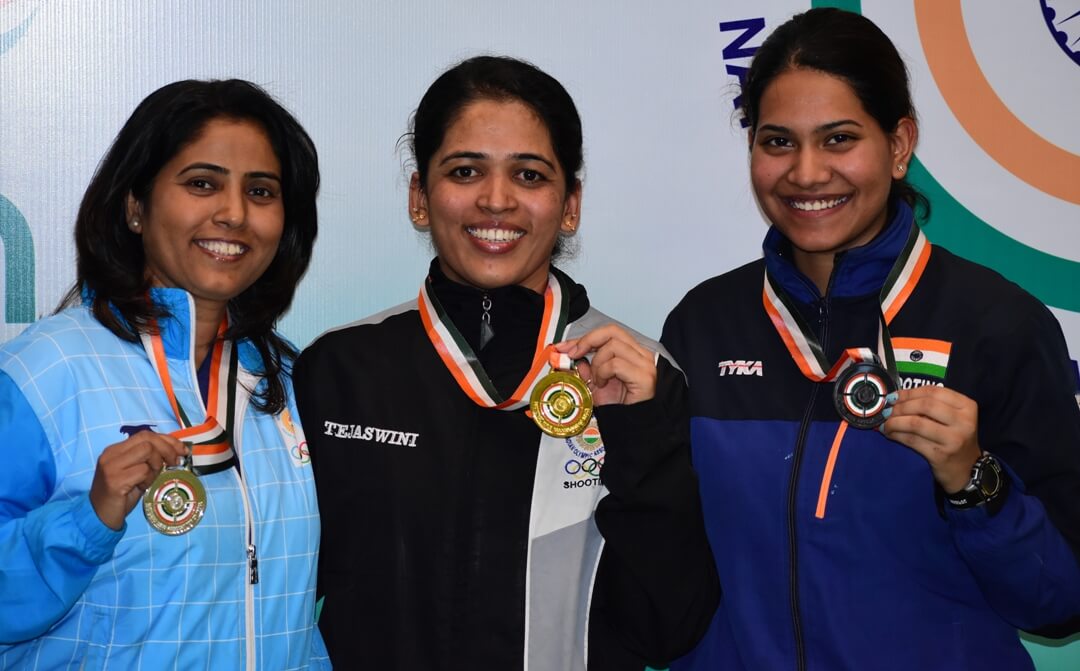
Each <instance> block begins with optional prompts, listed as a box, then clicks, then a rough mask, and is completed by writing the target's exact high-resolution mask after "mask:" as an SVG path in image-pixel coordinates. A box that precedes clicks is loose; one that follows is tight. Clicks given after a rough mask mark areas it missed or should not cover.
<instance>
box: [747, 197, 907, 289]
mask: <svg viewBox="0 0 1080 671" xmlns="http://www.w3.org/2000/svg"><path fill="white" fill-rule="evenodd" d="M914 225H915V216H914V212H913V211H912V209H911V207H909V206H908V204H907V203H905V202H903V201H898V202H897V205H896V210H895V212H894V213H893V215H892V217H891V218H890V219H889V223H888V224H887V225H886V226H885V228H884V229H883V230H882V231H881V233H879V234H878V236H877V237H876V238H874V239H873V240H871V241H870V242H869V243H867V244H865V245H863V246H862V247H854V248H852V249H848V250H846V251H843V252H840V253H839V254H837V255H836V259H835V260H834V262H833V263H834V265H833V272H832V278H831V279H830V282H829V286H830V289H829V298H857V297H860V296H867V295H870V294H874V295H876V294H877V293H878V292H880V291H881V287H882V286H883V285H884V284H885V279H886V278H887V277H888V276H889V271H891V270H892V267H893V264H894V263H896V259H897V257H898V256H900V252H901V251H903V249H904V244H905V243H906V242H907V238H908V234H909V233H910V231H911V227H912V226H914ZM762 250H763V252H764V256H765V267H766V268H767V269H768V270H769V273H770V274H771V275H772V276H773V278H774V279H775V280H776V281H778V282H779V283H780V285H781V286H782V287H783V288H784V290H785V291H786V292H787V293H788V295H789V296H791V297H792V298H794V299H795V300H797V301H799V302H800V303H815V302H817V301H819V300H821V298H822V296H821V292H820V291H818V288H817V285H815V284H814V283H813V282H812V281H810V278H808V277H807V276H806V275H804V274H802V272H800V271H799V269H798V268H796V267H795V264H794V263H793V262H792V258H791V242H790V241H789V240H788V239H787V238H786V237H784V235H783V233H781V232H780V230H779V229H777V228H776V227H775V226H773V227H770V228H769V232H768V233H767V234H766V235H765V242H764V243H763V244H762Z"/></svg>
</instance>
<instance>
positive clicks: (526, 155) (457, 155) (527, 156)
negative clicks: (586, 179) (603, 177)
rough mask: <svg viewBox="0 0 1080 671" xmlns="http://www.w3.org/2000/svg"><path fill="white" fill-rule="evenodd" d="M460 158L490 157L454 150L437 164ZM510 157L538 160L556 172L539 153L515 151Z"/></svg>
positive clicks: (474, 152)
mask: <svg viewBox="0 0 1080 671" xmlns="http://www.w3.org/2000/svg"><path fill="white" fill-rule="evenodd" d="M461 158H471V159H474V160H478V161H482V160H486V159H489V158H491V157H490V156H489V155H487V154H485V153H483V152H479V151H455V152H454V153H452V154H447V155H446V156H444V157H443V159H442V160H441V161H439V165H443V164H444V163H447V162H449V161H453V160H456V159H461ZM510 158H511V159H513V160H515V161H540V162H541V163H543V164H544V165H546V166H547V167H549V168H551V169H552V170H554V171H556V172H558V168H556V167H555V164H554V163H552V162H551V161H549V160H548V159H546V158H544V157H543V156H540V155H539V154H530V153H527V152H526V153H517V154H510Z"/></svg>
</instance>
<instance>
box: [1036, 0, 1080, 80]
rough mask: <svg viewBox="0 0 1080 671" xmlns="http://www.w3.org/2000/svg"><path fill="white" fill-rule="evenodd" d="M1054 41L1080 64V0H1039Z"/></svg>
mask: <svg viewBox="0 0 1080 671" xmlns="http://www.w3.org/2000/svg"><path fill="white" fill-rule="evenodd" d="M1039 4H1040V5H1042V14H1043V20H1044V21H1046V27H1047V28H1049V29H1050V34H1051V35H1053V37H1054V41H1055V42H1057V45H1058V46H1059V47H1061V49H1062V51H1064V52H1065V53H1066V54H1067V55H1068V56H1069V58H1071V59H1072V61H1073V63H1076V64H1077V65H1080V0H1039Z"/></svg>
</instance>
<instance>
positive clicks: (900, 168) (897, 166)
mask: <svg viewBox="0 0 1080 671" xmlns="http://www.w3.org/2000/svg"><path fill="white" fill-rule="evenodd" d="M896 169H897V170H899V171H900V172H904V171H905V170H907V166H906V165H904V164H903V163H897V164H896Z"/></svg>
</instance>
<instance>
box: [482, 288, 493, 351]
mask: <svg viewBox="0 0 1080 671" xmlns="http://www.w3.org/2000/svg"><path fill="white" fill-rule="evenodd" d="M480 307H481V309H483V311H484V312H483V313H482V314H481V315H480V349H484V347H486V346H487V344H488V343H489V342H491V339H492V338H494V337H495V329H493V328H491V296H489V295H487V293H485V294H484V298H483V300H482V301H481V302H480Z"/></svg>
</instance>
